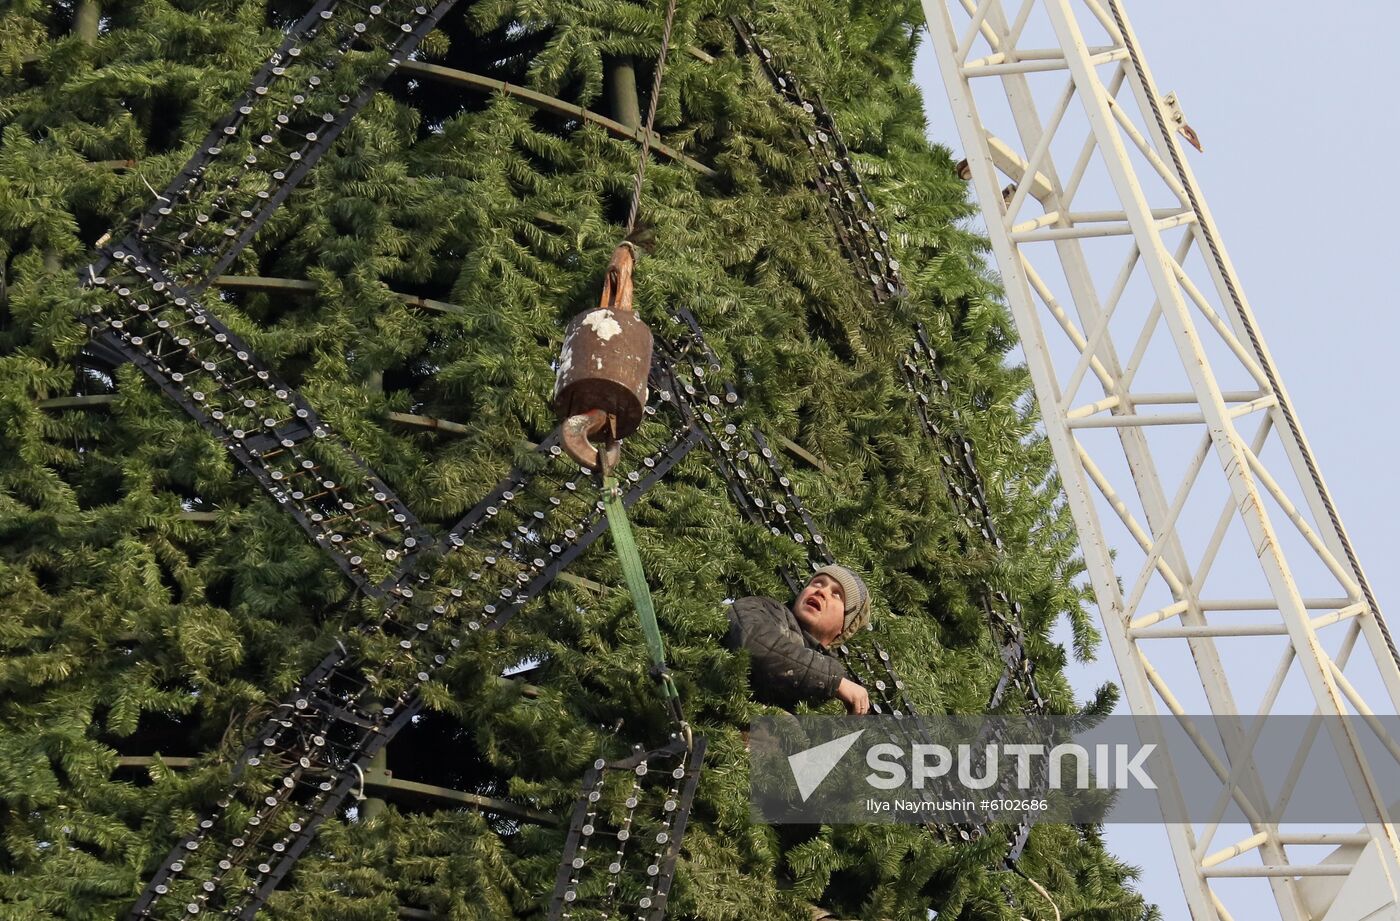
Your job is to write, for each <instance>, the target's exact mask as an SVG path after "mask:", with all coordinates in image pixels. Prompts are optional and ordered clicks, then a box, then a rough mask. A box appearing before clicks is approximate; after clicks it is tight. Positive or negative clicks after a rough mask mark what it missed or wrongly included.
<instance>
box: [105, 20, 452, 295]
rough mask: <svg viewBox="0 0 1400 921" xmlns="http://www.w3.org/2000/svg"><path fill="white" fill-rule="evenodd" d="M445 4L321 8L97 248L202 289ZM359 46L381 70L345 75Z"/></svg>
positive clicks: (434, 22)
mask: <svg viewBox="0 0 1400 921" xmlns="http://www.w3.org/2000/svg"><path fill="white" fill-rule="evenodd" d="M454 2H455V0H445V2H441V3H438V4H436V5H435V6H429V5H421V4H414V3H412V2H403V0H398V2H385V3H378V4H372V5H368V6H363V7H361V6H358V5H356V4H351V3H339V2H326V0H321V2H319V3H317V4H316V5H315V6H314V7H313V8H312V10H311V11H310V12H309V13H308V14H307V15H306V16H304V17H303V18H302V20H301V21H300V22H299V23H298V24H297V26H296V27H295V28H294V29H293V30H292V32H291V33H290V34H289V35H288V36H287V37H286V39H284V41H283V42H282V45H281V47H280V48H279V49H278V50H277V51H276V52H274V53H273V55H272V56H271V57H270V58H269V60H268V62H267V63H266V64H265V65H264V66H263V68H262V69H261V70H260V71H259V72H258V74H257V75H256V76H255V77H254V79H253V83H252V86H251V87H250V88H249V90H248V91H247V93H246V94H245V95H244V97H243V98H242V99H241V100H239V102H238V104H237V105H235V106H234V107H233V109H232V110H231V111H230V113H229V114H228V115H227V116H225V117H224V118H223V119H222V120H221V121H220V122H219V123H218V124H217V125H216V126H215V128H214V129H213V130H212V131H211V132H210V133H209V135H208V136H207V137H206V138H205V139H204V141H203V142H202V143H201V144H200V146H199V148H198V150H197V151H196V153H195V155H194V156H193V157H192V158H191V159H190V160H189V161H188V162H187V163H186V165H185V167H184V168H183V169H182V170H181V172H180V173H179V175H177V176H176V178H175V179H174V180H173V181H172V182H171V183H170V185H169V186H167V187H166V190H165V192H164V193H162V194H160V195H158V196H157V200H156V201H155V202H154V203H153V204H152V206H151V207H150V208H149V209H148V210H147V211H146V212H145V213H144V214H143V215H142V216H141V218H140V219H139V220H138V221H137V224H136V228H135V229H134V230H133V231H132V232H131V234H130V235H129V236H127V237H126V238H124V239H123V240H122V241H121V242H120V243H118V244H116V246H114V247H112V248H111V249H109V250H107V251H106V252H107V253H110V252H111V251H112V250H114V249H125V250H127V251H131V250H135V249H140V250H142V251H144V252H145V253H147V254H148V255H149V256H150V257H151V258H152V259H153V260H154V261H155V262H156V263H157V264H159V265H160V266H161V267H162V268H163V269H164V270H165V271H166V272H167V274H169V275H170V276H171V277H172V278H174V279H176V280H178V281H179V282H180V284H182V285H183V286H185V287H187V288H189V289H191V290H196V291H197V290H201V289H203V288H204V287H205V286H206V285H208V284H209V283H210V281H212V279H213V278H214V277H215V276H217V275H218V274H219V273H220V272H221V271H223V269H224V268H226V267H227V266H228V265H229V263H231V262H232V261H233V259H234V258H235V257H236V256H237V254H238V253H239V252H240V251H241V250H242V248H243V247H244V246H245V245H246V244H247V243H248V241H249V240H251V239H252V237H253V236H254V235H255V234H256V233H257V231H258V230H259V229H260V228H261V226H262V225H263V224H264V223H265V222H266V221H267V219H268V217H269V216H270V215H271V214H272V212H273V211H274V210H275V209H276V207H277V206H278V205H279V204H280V203H281V202H282V201H283V200H284V199H285V198H286V197H287V195H288V194H289V193H290V192H291V190H292V189H293V188H294V187H295V186H296V185H297V183H299V182H300V181H301V180H302V178H303V177H305V175H306V173H307V172H308V171H309V170H310V169H311V167H312V166H313V165H314V164H315V162H316V161H317V160H319V159H320V157H321V155H322V154H324V153H325V152H326V151H327V150H328V149H329V148H330V146H331V144H332V143H334V141H335V139H336V138H337V137H338V136H339V135H340V133H341V132H342V131H343V130H344V129H345V127H346V125H348V124H349V122H350V120H351V118H353V117H354V115H355V113H356V112H358V111H359V109H361V108H362V107H363V106H364V105H365V103H366V102H368V101H369V99H370V97H371V96H372V95H373V94H374V93H375V92H376V91H377V89H378V87H379V85H380V84H381V83H382V82H383V80H384V78H385V77H386V76H387V75H388V73H389V72H390V71H392V70H393V69H394V68H395V67H397V66H398V64H399V63H401V62H402V60H403V59H404V58H405V57H406V56H407V55H409V54H411V53H412V51H413V50H414V49H415V48H416V47H417V45H418V43H419V42H420V41H421V40H422V38H423V37H424V36H425V35H427V34H428V32H430V31H431V30H432V29H433V28H434V27H435V26H436V25H437V23H438V21H439V20H440V19H441V18H442V16H443V15H444V14H445V13H446V12H447V11H448V10H449V9H450V8H451V7H452V6H453V4H454ZM359 49H365V50H368V51H371V52H380V53H387V54H388V56H389V60H388V63H387V66H386V67H377V68H376V69H375V70H374V71H373V72H371V73H367V74H361V75H359V76H360V79H354V77H355V75H353V74H352V75H351V76H350V77H348V78H347V77H346V76H345V71H346V70H348V69H349V68H350V67H354V66H356V65H353V64H352V65H349V67H347V65H346V62H347V60H349V59H350V58H351V57H353V55H352V52H355V51H358V50H359ZM348 83H353V86H347V85H346V84H348ZM346 89H350V90H352V92H345V90H346ZM352 97H353V98H352ZM108 262H109V259H108V258H103V259H101V260H99V262H97V263H96V264H95V265H94V266H93V270H94V272H95V273H97V274H101V273H102V272H103V271H105V270H106V268H107V265H108Z"/></svg>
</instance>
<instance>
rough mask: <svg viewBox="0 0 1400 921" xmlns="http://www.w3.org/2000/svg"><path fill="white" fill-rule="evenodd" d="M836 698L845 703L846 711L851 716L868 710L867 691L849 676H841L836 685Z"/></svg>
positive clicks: (868, 696) (868, 698)
mask: <svg viewBox="0 0 1400 921" xmlns="http://www.w3.org/2000/svg"><path fill="white" fill-rule="evenodd" d="M836 698H837V699H838V700H840V701H841V703H843V704H845V705H846V712H847V713H849V714H851V715H852V716H860V715H861V714H863V713H869V712H870V694H869V692H868V691H866V690H865V688H863V687H861V686H860V685H858V684H856V683H855V682H854V681H852V680H851V679H849V678H842V679H841V683H840V684H839V685H837V686H836Z"/></svg>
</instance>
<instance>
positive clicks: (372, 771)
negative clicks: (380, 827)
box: [360, 745, 389, 822]
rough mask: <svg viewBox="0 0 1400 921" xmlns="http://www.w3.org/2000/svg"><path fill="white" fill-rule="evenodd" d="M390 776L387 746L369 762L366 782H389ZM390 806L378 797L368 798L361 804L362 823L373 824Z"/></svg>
mask: <svg viewBox="0 0 1400 921" xmlns="http://www.w3.org/2000/svg"><path fill="white" fill-rule="evenodd" d="M388 775H389V748H388V746H387V745H386V746H385V747H384V748H381V749H380V750H379V751H378V752H377V753H375V756H374V758H372V759H371V760H370V762H369V770H368V771H366V772H365V780H366V781H369V780H387V779H388ZM387 805H388V804H387V803H385V802H384V800H382V799H380V798H379V797H377V796H371V797H367V798H366V799H365V801H364V802H363V803H361V804H360V821H362V822H372V821H374V820H375V819H377V818H379V816H380V815H382V814H383V813H384V809H385V807H386V806H387Z"/></svg>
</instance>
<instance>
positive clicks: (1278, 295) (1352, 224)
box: [916, 0, 1400, 921]
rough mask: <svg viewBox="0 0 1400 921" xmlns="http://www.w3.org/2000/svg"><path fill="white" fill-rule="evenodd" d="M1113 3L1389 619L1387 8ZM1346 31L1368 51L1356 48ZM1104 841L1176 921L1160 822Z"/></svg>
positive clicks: (944, 136)
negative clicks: (1180, 137)
mask: <svg viewBox="0 0 1400 921" xmlns="http://www.w3.org/2000/svg"><path fill="white" fill-rule="evenodd" d="M1018 5H1019V4H1017V3H1014V2H1011V3H1008V6H1010V7H1012V8H1013V9H1015V8H1016V7H1017V6H1018ZM1124 5H1125V8H1126V10H1127V13H1128V15H1129V18H1130V20H1131V22H1132V25H1133V28H1134V30H1135V31H1136V33H1137V37H1138V41H1139V45H1140V46H1141V50H1142V52H1143V53H1144V55H1145V57H1146V59H1147V62H1148V65H1149V67H1150V68H1151V70H1152V72H1153V75H1154V77H1155V78H1156V81H1157V84H1158V87H1159V89H1160V90H1161V91H1162V92H1163V93H1166V92H1171V91H1175V92H1176V93H1177V95H1178V96H1179V97H1180V99H1181V102H1182V106H1183V109H1184V111H1185V114H1186V116H1187V120H1188V121H1189V122H1190V124H1191V125H1192V126H1193V127H1194V128H1195V129H1196V131H1197V132H1198V133H1199V135H1200V138H1201V141H1202V143H1203V145H1204V147H1205V152H1204V153H1199V154H1198V153H1196V152H1195V151H1194V150H1190V149H1188V150H1187V153H1188V155H1189V157H1190V163H1191V168H1192V170H1193V171H1194V172H1195V175H1196V178H1197V180H1198V182H1199V186H1200V189H1201V191H1202V193H1203V194H1204V197H1205V200H1206V202H1207V204H1208V206H1209V208H1210V209H1211V211H1212V212H1213V213H1214V216H1215V219H1216V222H1217V225H1218V227H1219V230H1220V232H1221V235H1222V237H1223V240H1224V244H1225V247H1226V249H1227V251H1228V252H1229V254H1230V256H1231V258H1232V260H1233V262H1234V264H1235V267H1236V269H1237V270H1238V272H1239V275H1240V278H1241V280H1242V282H1243V285H1244V289H1245V292H1246V294H1247V296H1248V298H1249V300H1250V302H1251V305H1252V307H1253V309H1254V313H1255V315H1256V317H1257V319H1258V321H1259V325H1260V327H1261V329H1262V332H1263V335H1264V337H1265V341H1266V343H1267V345H1268V347H1269V349H1270V350H1271V352H1272V354H1273V357H1274V359H1275V363H1276V365H1277V368H1278V370H1279V373H1280V374H1281V376H1282V379H1283V382H1284V387H1285V388H1286V389H1287V390H1288V391H1289V393H1290V395H1291V397H1292V400H1293V404H1294V408H1295V410H1296V412H1297V414H1298V417H1299V418H1300V420H1301V422H1302V425H1303V428H1304V432H1305V434H1306V436H1307V438H1308V439H1309V441H1310V442H1311V445H1312V448H1313V451H1314V453H1315V454H1316V456H1317V459H1318V462H1319V464H1320V466H1321V469H1322V473H1323V477H1324V478H1325V479H1326V481H1327V484H1328V486H1329V487H1330V489H1331V491H1332V495H1333V498H1334V500H1335V502H1336V504H1337V506H1338V508H1339V510H1340V512H1341V515H1342V519H1343V522H1344V523H1345V526H1346V528H1347V530H1348V532H1349V533H1350V535H1351V538H1352V540H1353V543H1354V544H1355V546H1356V549H1357V552H1358V554H1359V556H1360V558H1361V563H1362V566H1363V568H1364V569H1365V570H1366V573H1367V576H1368V577H1369V579H1370V581H1371V585H1372V587H1373V589H1374V590H1375V592H1376V595H1377V597H1378V598H1379V601H1380V605H1381V608H1382V611H1391V612H1400V571H1397V566H1396V561H1395V559H1394V556H1395V554H1394V550H1395V545H1396V537H1395V534H1394V531H1395V526H1394V522H1395V520H1396V517H1397V514H1400V491H1397V489H1396V488H1395V487H1394V483H1395V482H1396V481H1397V479H1400V471H1397V470H1396V463H1395V457H1396V451H1397V447H1398V446H1400V435H1397V431H1396V428H1395V425H1394V422H1393V421H1392V420H1393V418H1394V417H1395V416H1396V414H1397V400H1396V398H1395V397H1394V396H1393V395H1392V393H1391V391H1392V390H1393V389H1394V383H1393V378H1392V375H1393V374H1394V373H1395V369H1396V368H1397V367H1400V356H1397V355H1396V354H1395V353H1396V351H1397V344H1400V342H1398V341H1397V338H1395V337H1396V330H1397V327H1400V320H1397V317H1396V311H1397V308H1396V306H1395V305H1394V298H1393V296H1392V294H1391V292H1390V290H1389V285H1390V282H1391V279H1390V272H1391V271H1392V266H1393V265H1395V264H1396V263H1400V249H1398V248H1397V246H1396V240H1395V236H1396V235H1395V232H1394V230H1393V229H1392V230H1387V229H1386V228H1385V225H1384V223H1383V222H1382V221H1381V220H1380V219H1379V218H1376V217H1372V216H1371V215H1385V214H1394V213H1397V211H1400V208H1398V207H1397V205H1400V202H1397V198H1400V195H1397V192H1396V190H1395V187H1394V186H1389V185H1387V184H1386V183H1387V182H1389V181H1390V174H1391V172H1392V168H1390V167H1389V166H1388V164H1389V163H1390V162H1391V160H1390V155H1391V154H1392V153H1393V151H1394V150H1395V148H1396V146H1397V144H1396V141H1397V137H1400V127H1398V126H1397V124H1396V119H1395V115H1394V110H1395V103H1394V101H1392V100H1391V99H1390V97H1389V92H1390V90H1391V89H1393V88H1394V87H1396V86H1397V85H1400V56H1397V55H1395V54H1394V53H1393V52H1392V51H1391V50H1390V49H1389V48H1388V42H1389V40H1390V38H1391V37H1393V36H1395V35H1397V34H1400V4H1397V3H1394V2H1390V3H1382V2H1378V0H1357V2H1352V3H1348V4H1345V5H1343V6H1337V5H1328V4H1319V3H1316V2H1309V3H1305V2H1302V0H1270V2H1267V3H1266V2H1262V0H1253V2H1249V0H1246V2H1235V3H1221V2H1219V0H1214V2H1208V0H1124ZM1075 6H1078V4H1075ZM1359 32H1364V33H1366V34H1367V35H1371V36H1375V37H1377V38H1379V39H1380V44H1379V45H1378V46H1377V47H1376V48H1374V49H1371V48H1367V47H1363V46H1361V45H1358V44H1357V43H1356V41H1355V38H1356V35H1357V34H1358V33H1359ZM916 76H917V78H918V80H919V83H920V85H921V86H922V87H923V89H924V95H925V105H926V109H927V111H928V119H929V131H930V136H931V137H932V138H934V139H935V140H937V141H939V142H941V143H943V144H946V145H948V146H950V147H952V148H953V149H954V150H955V151H956V150H958V148H959V142H958V140H957V132H956V131H955V130H954V128H953V125H952V121H951V115H950V111H949V108H948V102H947V96H946V94H945V92H944V90H943V86H942V83H941V81H940V80H939V78H938V76H937V72H936V68H935V66H934V63H933V61H932V59H931V57H930V55H929V53H928V49H927V48H925V50H924V53H923V54H921V56H920V59H919V62H918V65H917V66H916ZM1391 617H1392V618H1400V613H1392V614H1391ZM1391 623H1392V624H1394V625H1395V626H1400V620H1392V621H1391ZM1104 656H1105V657H1107V656H1108V653H1107V651H1106V650H1105V651H1104ZM1115 677H1116V672H1115V671H1114V668H1113V665H1112V663H1111V661H1105V662H1099V663H1094V664H1093V665H1092V666H1089V667H1087V668H1083V669H1077V670H1076V672H1075V673H1074V674H1073V675H1072V679H1073V680H1074V681H1075V684H1076V687H1077V688H1078V689H1079V690H1080V696H1081V698H1083V697H1085V696H1087V694H1088V692H1089V690H1090V689H1091V688H1092V687H1093V686H1095V685H1097V684H1098V683H1100V682H1101V681H1103V680H1105V679H1107V678H1115ZM1108 840H1109V843H1110V846H1111V847H1112V848H1113V850H1114V852H1115V853H1116V854H1118V855H1119V856H1120V857H1121V858H1123V859H1125V860H1127V861H1129V862H1131V863H1134V864H1137V865H1140V866H1142V867H1143V868H1144V873H1143V878H1142V881H1141V888H1142V890H1143V892H1144V893H1145V894H1146V895H1147V896H1148V898H1149V899H1151V900H1152V901H1154V902H1156V903H1157V904H1159V905H1160V906H1161V907H1162V909H1163V913H1164V916H1165V917H1166V918H1167V919H1168V921H1187V919H1188V918H1189V914H1188V912H1187V910H1186V905H1185V902H1184V900H1183V898H1182V895H1181V887H1180V883H1179V881H1178V880H1177V877H1176V871H1175V868H1174V866H1173V864H1172V863H1171V860H1170V856H1169V854H1168V850H1167V843H1166V836H1165V834H1164V833H1163V832H1162V831H1161V829H1159V828H1152V827H1139V826H1120V827H1116V828H1115V827H1111V828H1110V829H1109V835H1108ZM1266 897H1267V896H1266ZM1260 908H1261V909H1262V908H1263V906H1260ZM1237 917H1238V915H1237ZM1257 917H1259V918H1265V917H1276V915H1274V914H1273V913H1272V909H1271V910H1270V911H1268V912H1261V913H1260V914H1259V915H1258V916H1257Z"/></svg>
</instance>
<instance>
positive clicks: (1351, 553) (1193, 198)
mask: <svg viewBox="0 0 1400 921" xmlns="http://www.w3.org/2000/svg"><path fill="white" fill-rule="evenodd" d="M1108 8H1109V12H1110V13H1111V14H1112V15H1113V22H1114V24H1115V25H1116V26H1117V27H1118V34H1119V36H1120V37H1121V39H1122V42H1123V47H1124V48H1126V49H1127V51H1128V57H1129V60H1130V61H1131V63H1132V65H1133V72H1134V73H1135V74H1136V76H1137V79H1138V82H1139V83H1140V84H1141V86H1142V89H1143V98H1144V99H1146V100H1147V104H1148V108H1149V109H1150V110H1151V114H1152V116H1153V118H1154V119H1155V121H1156V122H1157V130H1158V131H1159V132H1161V135H1162V137H1163V139H1164V141H1165V145H1164V146H1165V147H1166V150H1167V153H1168V154H1169V155H1170V156H1171V160H1172V166H1173V167H1174V169H1175V172H1176V177H1177V179H1178V181H1180V183H1181V186H1182V188H1183V189H1184V190H1185V191H1186V197H1187V200H1188V203H1189V204H1190V206H1191V210H1192V212H1194V213H1195V215H1196V217H1197V220H1196V222H1195V227H1196V229H1197V230H1198V231H1199V232H1200V234H1201V237H1202V238H1203V239H1204V240H1205V243H1206V247H1207V248H1208V249H1209V250H1210V255H1211V258H1212V260H1213V261H1214V262H1215V267H1216V270H1217V271H1218V272H1219V273H1220V278H1221V280H1222V281H1223V282H1224V284H1225V289H1226V291H1227V292H1228V293H1229V295H1230V303H1231V305H1232V306H1233V307H1234V308H1235V315H1236V316H1238V317H1239V319H1240V323H1241V325H1243V326H1244V331H1245V334H1246V335H1247V336H1248V337H1249V343H1250V345H1251V346H1253V347H1254V357H1255V359H1256V360H1257V361H1258V363H1259V367H1260V368H1261V369H1262V370H1263V372H1264V376H1265V378H1266V379H1267V380H1268V382H1269V387H1270V389H1271V390H1272V391H1273V394H1274V396H1275V398H1276V399H1277V400H1278V407H1279V411H1280V412H1281V413H1282V414H1283V418H1284V421H1285V422H1286V423H1287V424H1288V431H1289V434H1291V435H1292V436H1293V440H1294V443H1295V444H1296V445H1297V446H1298V454H1299V457H1300V459H1301V460H1302V461H1303V466H1304V467H1305V468H1306V469H1307V472H1308V477H1309V478H1310V479H1311V480H1312V484H1313V488H1314V489H1316V490H1317V496H1318V500H1319V501H1320V502H1321V504H1322V508H1323V511H1325V512H1326V513H1327V522H1328V524H1330V525H1331V526H1332V530H1333V533H1334V534H1336V536H1337V543H1338V544H1339V545H1340V546H1341V548H1342V553H1343V554H1344V555H1345V556H1346V559H1347V563H1348V565H1349V566H1350V567H1351V573H1352V577H1353V578H1354V579H1355V580H1356V584H1357V586H1358V587H1359V588H1360V589H1361V595H1362V597H1363V598H1365V600H1366V604H1367V606H1368V607H1369V608H1370V609H1371V615H1372V617H1373V618H1374V620H1375V622H1376V627H1377V628H1378V629H1379V630H1380V634H1381V639H1382V640H1383V641H1384V642H1385V645H1386V649H1387V650H1388V651H1389V652H1390V658H1391V660H1392V661H1394V662H1395V664H1396V665H1400V648H1397V647H1396V644H1395V638H1394V637H1393V636H1392V635H1391V632H1390V628H1389V626H1387V625H1386V622H1385V617H1384V616H1383V615H1382V614H1381V607H1380V604H1379V602H1377V600H1376V596H1375V593H1374V592H1372V590H1371V584H1370V582H1369V581H1367V579H1366V574H1365V573H1364V572H1362V569H1361V561H1360V559H1359V558H1358V557H1357V555H1356V549H1355V547H1353V546H1352V543H1351V538H1349V537H1348V536H1347V532H1346V529H1345V528H1343V527H1342V519H1341V515H1340V514H1339V513H1338V512H1337V507H1336V505H1335V504H1334V503H1333V501H1332V494H1331V493H1330V492H1329V491H1328V489H1327V485H1326V484H1325V483H1324V482H1323V481H1322V473H1321V471H1319V469H1318V465H1317V458H1316V457H1315V456H1314V455H1313V452H1312V449H1311V448H1310V447H1309V446H1308V443H1307V442H1306V441H1305V440H1304V439H1303V430H1302V427H1301V426H1300V425H1299V423H1298V417H1297V416H1296V415H1295V414H1294V412H1293V406H1292V404H1291V402H1290V401H1289V400H1287V399H1286V398H1285V397H1284V392H1283V387H1282V386H1281V384H1280V383H1279V379H1278V373H1277V371H1275V369H1274V364H1273V361H1272V360H1271V359H1270V358H1269V356H1268V355H1266V354H1265V352H1264V347H1263V341H1262V338H1261V337H1260V335H1259V331H1258V330H1257V329H1256V328H1255V326H1254V321H1253V319H1252V318H1251V316H1250V314H1249V311H1247V310H1246V309H1245V306H1244V298H1242V297H1241V296H1240V292H1239V290H1238V289H1237V288H1236V287H1235V282H1234V277H1233V275H1232V273H1231V272H1230V270H1229V267H1228V266H1227V265H1226V263H1225V256H1224V253H1223V251H1222V249H1221V246H1220V243H1219V241H1218V240H1216V238H1215V234H1214V233H1213V232H1212V230H1211V224H1210V222H1208V221H1206V220H1204V218H1205V213H1204V208H1202V206H1201V201H1200V198H1199V196H1198V195H1197V193H1196V184H1195V182H1194V181H1193V180H1192V178H1191V176H1190V175H1189V174H1188V173H1187V171H1186V165H1185V163H1183V162H1182V159H1181V151H1180V148H1179V147H1178V146H1177V145H1176V144H1174V143H1172V140H1171V137H1172V132H1171V130H1170V129H1169V128H1168V127H1167V121H1166V118H1165V116H1163V114H1162V107H1161V104H1160V103H1159V102H1158V100H1157V94H1156V91H1155V89H1154V88H1153V86H1152V84H1151V83H1150V82H1149V80H1148V79H1147V68H1146V67H1145V66H1144V65H1143V63H1142V57H1141V56H1140V55H1139V53H1138V49H1137V45H1136V44H1135V43H1134V42H1133V40H1132V37H1131V35H1130V34H1129V32H1128V25H1127V22H1126V21H1125V19H1124V17H1123V11H1122V10H1121V9H1120V8H1119V5H1118V0H1109V3H1108Z"/></svg>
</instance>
